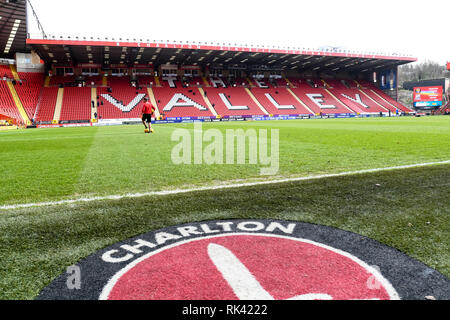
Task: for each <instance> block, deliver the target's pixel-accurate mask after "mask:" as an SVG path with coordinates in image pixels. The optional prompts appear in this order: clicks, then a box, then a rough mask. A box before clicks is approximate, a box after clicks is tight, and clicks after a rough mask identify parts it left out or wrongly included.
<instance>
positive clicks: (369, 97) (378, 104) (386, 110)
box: [358, 89, 389, 112]
mask: <svg viewBox="0 0 450 320" xmlns="http://www.w3.org/2000/svg"><path fill="white" fill-rule="evenodd" d="M358 91H359V92H361V93H362V94H363V95H365V96H366V97H367V99H370V100H371V101H373V102H374V103H375V104H376V105H377V106H379V107H380V108H381V109H383V110H385V112H389V110H388V109H387V108H385V107H383V106H382V105H381V104H380V103H378V102H377V101H376V100H375V99H372V97H371V96H369V95H368V94H367V93H365V92H364V91H362V90H361V89H358Z"/></svg>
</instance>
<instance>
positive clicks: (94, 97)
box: [91, 87, 98, 122]
mask: <svg viewBox="0 0 450 320" xmlns="http://www.w3.org/2000/svg"><path fill="white" fill-rule="evenodd" d="M92 101H94V107H93V108H92ZM96 101H97V88H95V87H92V88H91V119H92V120H93V121H94V122H97V120H96V119H95V113H96V112H97V116H98V111H97V103H95V102H96Z"/></svg>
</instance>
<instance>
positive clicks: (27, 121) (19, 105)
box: [6, 73, 31, 124]
mask: <svg viewBox="0 0 450 320" xmlns="http://www.w3.org/2000/svg"><path fill="white" fill-rule="evenodd" d="M16 74H17V73H16ZM6 83H7V85H8V88H9V91H10V92H11V97H12V98H13V100H14V104H15V105H16V107H17V110H18V111H19V114H20V116H21V117H22V120H23V122H24V123H25V124H31V121H30V118H28V115H27V112H26V111H25V108H24V107H23V105H22V102H21V101H20V98H19V95H18V94H17V91H16V88H14V85H13V84H12V83H11V81H6Z"/></svg>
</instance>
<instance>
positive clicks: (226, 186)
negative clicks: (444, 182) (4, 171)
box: [0, 160, 450, 210]
mask: <svg viewBox="0 0 450 320" xmlns="http://www.w3.org/2000/svg"><path fill="white" fill-rule="evenodd" d="M448 163H450V160H444V161H437V162H426V163H416V164H408V165H403V166H396V167H385V168H374V169H364V170H357V171H347V172H341V173H328V174H322V175H316V176H304V177H294V178H285V179H278V180H265V181H255V182H245V183H229V184H222V185H213V186H206V187H197V188H190V189H174V190H162V191H151V192H144V193H128V194H123V195H109V196H98V197H91V198H78V199H68V200H60V201H48V202H37V203H22V204H13V205H6V206H0V210H11V209H22V208H30V207H45V206H54V205H64V204H73V203H77V202H92V201H101V200H120V199H124V198H141V197H146V196H165V195H171V194H180V193H189V192H196V191H211V190H219V189H232V188H242V187H252V186H259V185H266V184H277V183H284V182H296V181H306V180H315V179H324V178H332V177H341V176H350V175H356V174H364V173H372V172H380V171H388V170H400V169H409V168H417V167H426V166H433V165H440V164H448Z"/></svg>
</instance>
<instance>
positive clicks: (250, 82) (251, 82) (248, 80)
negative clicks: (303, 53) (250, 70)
mask: <svg viewBox="0 0 450 320" xmlns="http://www.w3.org/2000/svg"><path fill="white" fill-rule="evenodd" d="M247 82H248V84H249V85H250V87H252V88H254V87H256V85H255V84H254V83H253V81H252V80H250V78H249V77H247Z"/></svg>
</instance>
